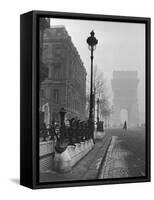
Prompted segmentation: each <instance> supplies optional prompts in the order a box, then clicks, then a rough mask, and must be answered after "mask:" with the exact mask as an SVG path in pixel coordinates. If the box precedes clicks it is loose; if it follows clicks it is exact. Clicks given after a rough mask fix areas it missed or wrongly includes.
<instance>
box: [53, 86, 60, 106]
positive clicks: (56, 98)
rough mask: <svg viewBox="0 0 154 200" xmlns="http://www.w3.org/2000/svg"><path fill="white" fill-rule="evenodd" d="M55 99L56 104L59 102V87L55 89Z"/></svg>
mask: <svg viewBox="0 0 154 200" xmlns="http://www.w3.org/2000/svg"><path fill="white" fill-rule="evenodd" d="M53 99H54V103H56V104H58V103H59V90H57V89H55V90H53Z"/></svg>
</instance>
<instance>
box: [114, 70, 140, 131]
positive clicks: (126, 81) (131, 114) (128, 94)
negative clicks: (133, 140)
mask: <svg viewBox="0 0 154 200" xmlns="http://www.w3.org/2000/svg"><path fill="white" fill-rule="evenodd" d="M138 83H139V80H138V78H137V71H113V79H112V81H111V84H112V90H113V104H114V105H113V115H112V125H113V126H120V124H121V110H123V109H125V110H126V111H127V112H128V121H127V124H128V126H129V127H130V126H137V124H138V119H139V111H138V98H137V96H138V95H137V87H138Z"/></svg>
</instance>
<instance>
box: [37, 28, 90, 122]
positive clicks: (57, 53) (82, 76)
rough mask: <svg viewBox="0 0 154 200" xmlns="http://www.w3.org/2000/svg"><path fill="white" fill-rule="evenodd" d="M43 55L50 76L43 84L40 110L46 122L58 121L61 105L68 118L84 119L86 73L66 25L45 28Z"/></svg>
mask: <svg viewBox="0 0 154 200" xmlns="http://www.w3.org/2000/svg"><path fill="white" fill-rule="evenodd" d="M42 58H43V63H45V65H46V67H47V68H48V77H47V78H46V79H45V80H44V81H43V82H42V83H41V86H40V110H42V111H43V112H44V114H45V115H44V118H45V123H46V124H48V123H51V122H52V121H57V122H59V121H60V115H59V111H60V109H61V108H62V107H63V108H65V110H66V112H67V113H66V119H70V118H72V117H77V118H79V119H80V120H85V115H86V113H85V106H86V75H87V74H86V70H85V67H84V65H83V62H82V60H81V58H80V55H79V53H78V51H77V49H76V48H75V46H74V44H73V42H72V40H71V37H70V36H69V34H68V32H67V30H66V28H65V27H64V26H51V27H50V28H47V29H46V30H45V32H44V36H43V57H42Z"/></svg>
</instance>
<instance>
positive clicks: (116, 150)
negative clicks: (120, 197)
mask: <svg viewBox="0 0 154 200" xmlns="http://www.w3.org/2000/svg"><path fill="white" fill-rule="evenodd" d="M108 134H111V135H112V141H111V144H110V146H109V149H108V152H107V155H106V158H105V161H104V164H103V166H102V169H101V172H100V175H99V178H100V179H106V178H125V177H138V176H144V175H145V160H144V159H145V152H144V151H145V149H144V147H145V145H144V144H143V143H144V140H143V138H144V130H141V129H134V130H133V129H130V130H128V131H123V130H120V129H119V130H108Z"/></svg>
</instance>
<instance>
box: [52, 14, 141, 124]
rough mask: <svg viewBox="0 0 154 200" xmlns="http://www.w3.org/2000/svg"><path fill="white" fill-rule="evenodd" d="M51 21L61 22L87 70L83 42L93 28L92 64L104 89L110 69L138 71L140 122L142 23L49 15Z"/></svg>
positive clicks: (109, 90)
mask: <svg viewBox="0 0 154 200" xmlns="http://www.w3.org/2000/svg"><path fill="white" fill-rule="evenodd" d="M50 23H51V26H52V25H64V26H65V28H66V30H67V31H68V34H69V35H70V36H71V38H72V42H73V43H74V45H75V47H76V48H77V50H78V52H79V54H80V56H81V59H82V61H83V63H84V66H85V68H86V71H87V73H88V74H89V73H90V51H89V50H88V46H87V43H86V39H87V37H89V36H90V32H91V31H92V30H94V32H95V37H96V38H97V39H98V45H97V47H96V50H95V52H94V64H97V66H98V70H99V71H100V72H103V73H104V77H105V79H107V86H108V93H109V95H110V96H112V90H111V84H110V81H111V79H112V72H113V71H114V70H136V71H138V79H139V85H138V103H139V112H140V122H141V121H144V116H143V114H144V112H145V91H144V90H145V89H144V88H145V25H144V24H136V23H117V22H98V21H87V20H70V19H69V20H68V19H53V18H51V22H50Z"/></svg>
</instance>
